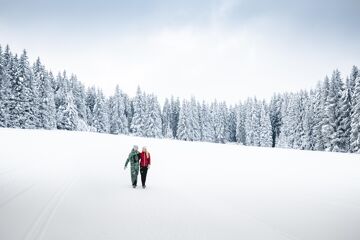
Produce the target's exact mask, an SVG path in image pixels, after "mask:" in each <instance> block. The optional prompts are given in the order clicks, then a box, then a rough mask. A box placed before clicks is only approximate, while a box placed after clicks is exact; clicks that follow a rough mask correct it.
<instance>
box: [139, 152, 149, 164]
mask: <svg viewBox="0 0 360 240" xmlns="http://www.w3.org/2000/svg"><path fill="white" fill-rule="evenodd" d="M146 155H148V156H146ZM150 164H151V160H150V153H148V154H146V152H141V153H140V167H147V166H149V165H150Z"/></svg>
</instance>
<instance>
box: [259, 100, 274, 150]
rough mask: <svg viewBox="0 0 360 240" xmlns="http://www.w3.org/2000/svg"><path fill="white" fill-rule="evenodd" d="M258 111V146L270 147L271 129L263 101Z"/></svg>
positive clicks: (268, 115) (267, 111)
mask: <svg viewBox="0 0 360 240" xmlns="http://www.w3.org/2000/svg"><path fill="white" fill-rule="evenodd" d="M260 107H261V109H260V146H262V147H271V146H272V129H271V121H270V114H269V110H268V109H267V105H266V103H265V101H263V102H262V103H261V106H260Z"/></svg>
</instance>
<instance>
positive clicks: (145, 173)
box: [142, 167, 148, 186]
mask: <svg viewBox="0 0 360 240" xmlns="http://www.w3.org/2000/svg"><path fill="white" fill-rule="evenodd" d="M147 171H148V168H147V167H144V171H143V172H144V180H143V182H142V185H143V186H145V183H146V175H147Z"/></svg>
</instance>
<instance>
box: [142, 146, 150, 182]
mask: <svg viewBox="0 0 360 240" xmlns="http://www.w3.org/2000/svg"><path fill="white" fill-rule="evenodd" d="M150 164H151V158H150V153H149V152H148V150H147V149H146V147H143V148H142V152H141V153H140V174H141V183H142V187H143V188H146V185H145V182H146V175H147V171H148V169H149V168H150Z"/></svg>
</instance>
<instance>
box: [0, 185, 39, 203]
mask: <svg viewBox="0 0 360 240" xmlns="http://www.w3.org/2000/svg"><path fill="white" fill-rule="evenodd" d="M35 185H36V184H35V183H33V184H31V185H30V186H28V187H26V188H24V189H22V190H21V191H19V192H17V193H15V194H14V195H13V196H11V197H9V198H8V199H6V200H5V201H3V202H1V203H0V208H2V207H4V206H6V205H7V204H9V203H11V202H12V201H14V200H15V199H16V198H18V197H20V196H21V195H23V194H24V193H26V192H28V191H29V190H30V189H32V188H33V187H34V186H35Z"/></svg>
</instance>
